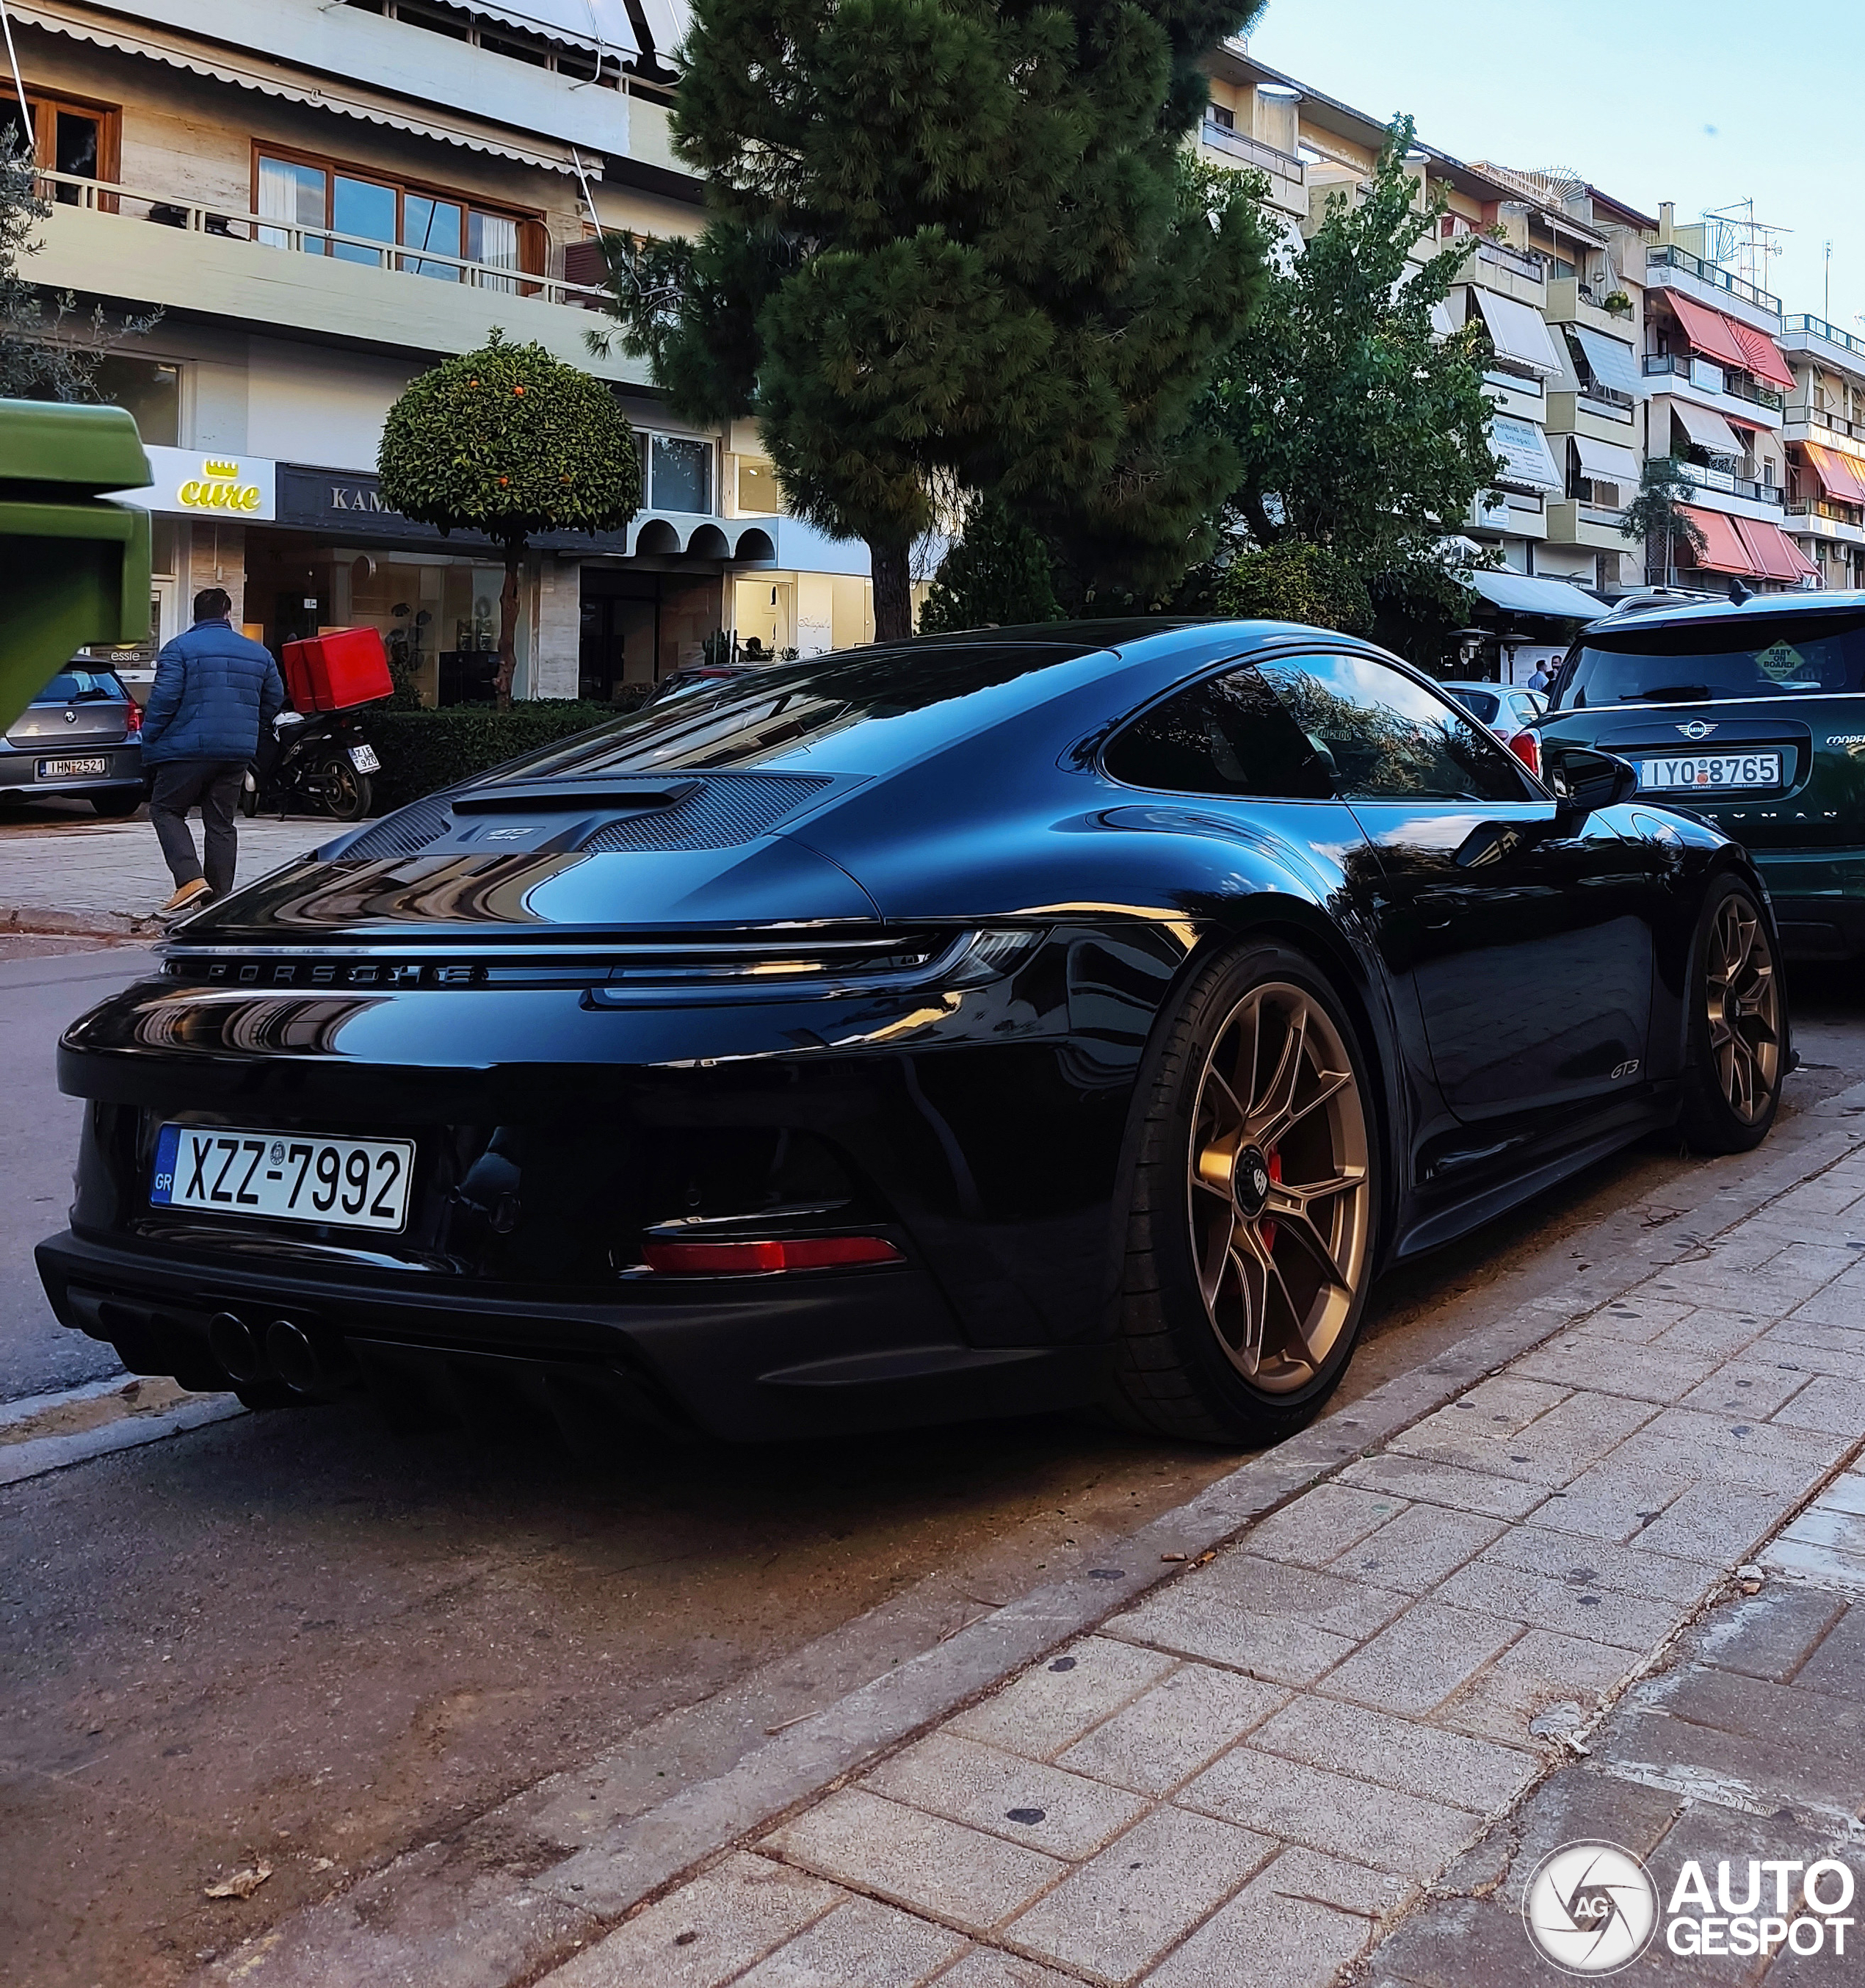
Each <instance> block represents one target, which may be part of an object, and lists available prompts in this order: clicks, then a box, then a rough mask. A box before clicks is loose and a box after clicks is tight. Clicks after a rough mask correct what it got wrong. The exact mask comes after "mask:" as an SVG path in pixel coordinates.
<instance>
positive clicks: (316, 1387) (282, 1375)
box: [265, 1318, 331, 1395]
mask: <svg viewBox="0 0 1865 1988" xmlns="http://www.w3.org/2000/svg"><path fill="white" fill-rule="evenodd" d="M265 1357H266V1358H267V1359H268V1360H269V1361H271V1363H272V1371H273V1372H274V1373H275V1374H277V1375H278V1377H279V1379H280V1380H281V1381H283V1382H284V1383H285V1385H286V1386H287V1387H288V1388H290V1389H291V1390H292V1392H293V1393H294V1394H298V1395H317V1394H322V1393H323V1392H324V1391H325V1390H326V1388H328V1387H329V1384H330V1378H331V1377H330V1375H329V1374H328V1373H327V1372H326V1371H325V1367H324V1363H323V1360H322V1359H321V1358H320V1357H319V1354H318V1351H317V1347H316V1344H314V1343H313V1341H312V1338H311V1336H310V1334H309V1333H307V1332H306V1330H305V1329H304V1328H303V1327H302V1326H299V1325H294V1324H292V1321H291V1320H289V1318H275V1319H274V1320H272V1324H270V1325H269V1326H268V1327H266V1328H265Z"/></svg>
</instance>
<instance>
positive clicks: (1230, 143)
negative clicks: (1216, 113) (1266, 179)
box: [1198, 117, 1307, 181]
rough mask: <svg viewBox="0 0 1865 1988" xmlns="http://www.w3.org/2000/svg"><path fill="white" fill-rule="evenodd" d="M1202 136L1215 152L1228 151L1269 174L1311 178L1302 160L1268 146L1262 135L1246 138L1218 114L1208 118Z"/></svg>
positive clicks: (1282, 177) (1302, 179)
mask: <svg viewBox="0 0 1865 1988" xmlns="http://www.w3.org/2000/svg"><path fill="white" fill-rule="evenodd" d="M1198 135H1199V136H1200V137H1201V138H1202V139H1203V140H1204V143H1205V144H1208V146H1210V147H1211V150H1213V151H1215V152H1228V153H1229V154H1230V155H1231V156H1232V157H1233V158H1236V159H1242V160H1243V161H1245V163H1246V164H1249V165H1252V166H1259V167H1262V170H1263V171H1265V173H1273V174H1275V177H1277V178H1278V179H1283V180H1298V181H1306V177H1307V174H1306V168H1305V167H1303V165H1302V161H1300V160H1299V159H1298V158H1295V157H1292V156H1291V154H1289V153H1287V152H1282V151H1279V150H1277V149H1276V148H1275V146H1273V145H1265V144H1264V143H1263V141H1262V139H1260V138H1252V137H1246V136H1245V134H1244V133H1242V131H1237V130H1232V127H1230V126H1229V125H1228V124H1220V123H1218V120H1216V119H1215V117H1207V118H1206V119H1205V120H1204V130H1202V131H1201V133H1200V134H1198Z"/></svg>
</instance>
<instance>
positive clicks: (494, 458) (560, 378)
mask: <svg viewBox="0 0 1865 1988" xmlns="http://www.w3.org/2000/svg"><path fill="white" fill-rule="evenodd" d="M377 468H378V469H379V470H380V472H381V476H382V501H383V503H384V504H386V505H387V506H388V507H389V509H390V510H393V511H399V512H400V513H401V515H402V516H404V518H412V519H414V520H415V521H416V522H417V523H420V524H424V525H434V526H438V527H439V529H441V531H442V532H454V531H461V532H482V533H484V534H485V536H486V537H488V538H489V539H494V540H495V541H496V542H497V543H498V546H500V547H501V549H502V550H503V552H504V553H505V585H504V587H503V588H502V590H500V593H499V597H498V702H499V707H500V708H501V709H504V708H506V707H507V706H508V705H510V703H511V702H512V671H513V669H514V668H515V664H516V661H517V656H518V647H517V643H518V575H519V568H520V567H521V566H522V564H523V563H524V557H525V546H526V545H527V543H529V540H530V539H531V537H532V534H533V533H535V532H592V533H593V532H614V531H619V530H620V529H621V528H622V527H623V526H624V525H626V524H627V522H628V520H629V519H630V518H632V517H633V516H634V514H635V512H636V511H637V509H640V502H641V465H640V456H639V455H638V454H637V451H636V449H635V442H634V431H633V428H630V426H629V424H628V419H627V416H626V415H625V414H623V412H622V411H621V408H620V405H619V404H617V401H616V398H615V396H614V395H613V394H611V393H610V391H609V390H608V388H607V387H605V386H603V384H602V382H601V381H600V380H594V379H592V378H591V377H590V375H589V374H586V373H585V372H583V371H582V370H580V368H579V367H575V366H571V365H567V364H566V363H565V362H564V361H563V360H561V359H557V358H553V357H552V355H551V354H550V353H548V352H546V350H545V349H544V348H543V347H542V346H541V345H535V344H532V345H508V344H507V343H505V336H504V334H503V333H502V332H500V331H498V330H494V331H493V333H492V338H491V340H490V342H489V343H487V344H486V345H485V346H482V347H481V348H480V350H478V351H477V352H468V353H463V354H462V355H461V357H459V358H458V359H449V360H444V361H443V362H442V363H441V364H440V365H438V366H437V367H434V370H433V371H432V372H431V373H424V374H422V375H421V377H420V378H419V379H418V380H414V382H412V383H411V385H410V386H409V387H408V390H407V392H406V393H404V394H403V395H402V397H401V398H400V400H399V401H397V402H396V403H395V404H394V407H391V408H390V410H389V415H388V419H387V422H386V423H385V424H383V430H382V445H381V448H380V451H378V453H377Z"/></svg>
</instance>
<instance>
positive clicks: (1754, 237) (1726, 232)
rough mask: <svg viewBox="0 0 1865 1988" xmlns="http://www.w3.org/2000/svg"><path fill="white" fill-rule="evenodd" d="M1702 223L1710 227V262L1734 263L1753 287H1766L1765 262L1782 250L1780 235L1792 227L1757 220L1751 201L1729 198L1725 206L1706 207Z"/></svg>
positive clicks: (1736, 270) (1737, 270) (1790, 230)
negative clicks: (1730, 199) (1780, 226)
mask: <svg viewBox="0 0 1865 1988" xmlns="http://www.w3.org/2000/svg"><path fill="white" fill-rule="evenodd" d="M1703 219H1704V223H1705V226H1706V227H1707V228H1708V230H1709V241H1708V247H1709V251H1710V260H1711V262H1715V263H1719V264H1724V265H1727V264H1729V263H1733V264H1734V265H1735V274H1736V276H1738V277H1739V278H1740V279H1741V280H1742V282H1745V283H1747V284H1748V286H1750V287H1751V288H1752V289H1758V290H1765V289H1768V287H1769V282H1768V265H1769V263H1770V262H1772V260H1773V259H1774V258H1775V256H1777V255H1779V254H1780V252H1781V241H1780V238H1781V237H1782V235H1791V234H1792V232H1793V230H1792V228H1779V227H1776V226H1775V224H1774V223H1773V222H1772V221H1757V220H1756V219H1755V202H1754V201H1752V200H1732V201H1730V202H1729V204H1728V206H1726V207H1706V208H1705V209H1704V210H1703Z"/></svg>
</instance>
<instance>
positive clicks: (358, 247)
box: [255, 152, 542, 292]
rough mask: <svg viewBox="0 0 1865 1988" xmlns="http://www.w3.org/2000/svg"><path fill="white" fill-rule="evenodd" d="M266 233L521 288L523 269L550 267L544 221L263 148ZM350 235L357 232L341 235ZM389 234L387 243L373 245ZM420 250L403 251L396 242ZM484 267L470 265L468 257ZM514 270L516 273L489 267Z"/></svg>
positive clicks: (413, 269)
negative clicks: (545, 262) (542, 245)
mask: <svg viewBox="0 0 1865 1988" xmlns="http://www.w3.org/2000/svg"><path fill="white" fill-rule="evenodd" d="M255 200H256V203H257V205H256V211H257V212H258V215H259V218H260V221H261V222H262V224H264V223H266V222H274V223H279V224H282V225H275V226H271V227H268V226H265V225H261V226H260V228H259V229H258V238H259V239H260V240H261V241H262V242H265V243H266V244H267V245H269V247H272V248H275V249H302V250H304V251H305V252H306V253H307V254H309V255H333V256H335V257H336V258H337V259H339V260H340V261H342V262H362V263H365V264H373V265H374V266H375V267H376V268H377V269H381V268H385V267H386V268H389V269H402V270H404V271H406V272H407V273H408V274H409V275H411V276H430V277H433V278H434V279H437V280H438V281H439V282H446V283H457V282H462V281H465V282H471V283H474V284H475V285H476V286H478V288H480V289H492V290H504V291H508V292H512V291H515V290H516V289H518V288H519V285H518V282H516V280H515V278H516V276H517V275H518V274H519V272H523V271H525V270H527V269H536V268H541V267H542V254H541V253H540V252H539V239H538V238H539V237H541V235H542V228H540V226H539V224H538V223H536V221H530V222H527V221H523V220H521V218H519V216H518V215H512V214H499V213H495V212H494V211H492V210H491V209H489V208H476V207H474V206H473V205H471V204H470V203H469V202H468V201H465V200H464V199H462V198H460V197H459V196H458V195H457V194H448V193H444V192H437V191H433V190H431V189H427V188H419V187H412V186H409V185H407V184H404V183H402V182H400V181H394V180H390V179H385V178H384V179H379V178H377V177H373V176H369V177H365V176H364V175H363V174H360V173H353V172H346V171H343V169H342V168H340V167H336V166H324V165H319V164H316V162H315V161H310V160H306V159H294V158H289V157H285V156H284V155H283V154H275V153H270V152H262V153H261V154H259V155H258V177H257V191H256V194H255ZM335 235H343V236H346V237H350V239H347V240H344V241H336V240H333V239H332V237H333V236H335ZM373 242H380V243H381V244H382V246H381V247H380V248H379V249H377V248H373V247H371V246H370V244H371V243H373ZM397 249H399V250H401V251H404V252H403V253H400V254H397V253H395V251H396V250H397ZM408 250H413V251H414V253H413V254H409V253H407V252H406V251H408ZM463 261H464V262H468V263H478V264H481V265H485V266H484V267H482V268H481V269H462V268H461V262H463ZM502 270H510V271H512V272H513V274H512V276H504V275H495V274H491V273H488V272H489V271H502Z"/></svg>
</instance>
